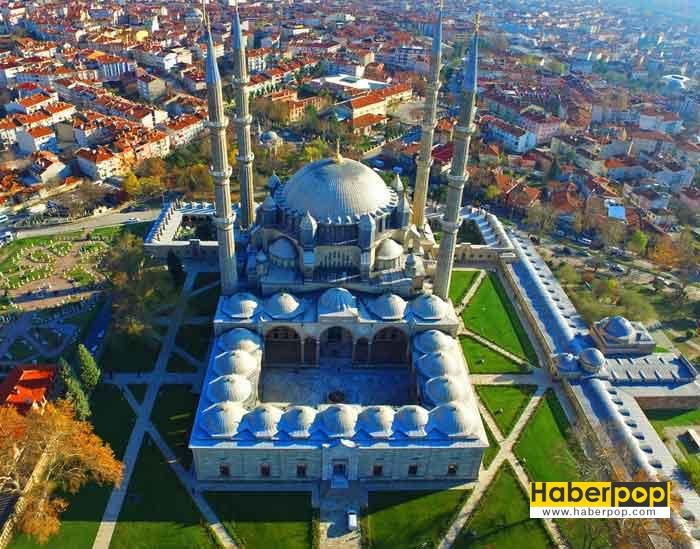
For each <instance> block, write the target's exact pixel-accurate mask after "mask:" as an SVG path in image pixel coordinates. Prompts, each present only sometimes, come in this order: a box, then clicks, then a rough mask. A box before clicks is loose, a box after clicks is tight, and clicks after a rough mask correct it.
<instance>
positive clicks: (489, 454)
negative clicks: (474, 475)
mask: <svg viewBox="0 0 700 549" xmlns="http://www.w3.org/2000/svg"><path fill="white" fill-rule="evenodd" d="M481 423H483V424H484V430H485V431H486V438H488V441H489V447H488V448H486V450H485V451H484V457H483V460H482V463H483V464H484V469H488V468H489V466H490V465H491V462H492V461H493V459H494V458H495V457H496V454H497V453H498V449H499V448H500V444H498V441H497V440H496V438H495V437H494V436H493V433H492V432H491V429H489V426H488V424H487V423H486V422H485V421H484V418H481Z"/></svg>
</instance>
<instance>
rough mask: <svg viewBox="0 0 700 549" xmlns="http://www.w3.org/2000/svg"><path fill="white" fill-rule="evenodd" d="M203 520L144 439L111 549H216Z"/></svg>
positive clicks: (169, 470)
mask: <svg viewBox="0 0 700 549" xmlns="http://www.w3.org/2000/svg"><path fill="white" fill-rule="evenodd" d="M202 520H203V519H202V517H201V515H200V514H199V510H198V509H197V507H196V506H195V504H194V502H193V501H192V499H191V498H190V495H189V494H188V493H187V491H186V490H185V488H184V487H183V486H182V484H180V481H179V480H178V478H177V476H175V473H173V471H172V469H170V466H169V465H168V464H167V462H166V461H165V458H164V457H163V455H162V454H161V453H160V451H159V450H158V448H157V447H156V445H155V444H153V443H152V442H151V440H150V438H149V437H145V438H144V441H143V445H142V446H141V451H140V452H139V457H138V461H137V462H136V468H135V469H134V473H133V475H132V477H131V482H130V483H129V489H128V491H127V494H126V498H125V500H124V505H123V507H122V510H121V513H119V520H118V522H117V526H116V529H115V530H114V536H113V537H112V543H111V544H110V548H111V549H134V548H139V547H141V548H149V549H150V548H152V547H158V548H159V549H162V548H173V549H175V548H180V547H187V548H205V547H206V548H209V547H216V544H215V543H214V540H213V539H212V538H211V537H210V535H209V532H208V531H207V530H206V528H205V527H204V526H203V525H202Z"/></svg>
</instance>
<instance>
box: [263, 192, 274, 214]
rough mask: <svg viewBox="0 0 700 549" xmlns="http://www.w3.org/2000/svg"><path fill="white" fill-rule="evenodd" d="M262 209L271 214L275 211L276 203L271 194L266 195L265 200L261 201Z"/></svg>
mask: <svg viewBox="0 0 700 549" xmlns="http://www.w3.org/2000/svg"><path fill="white" fill-rule="evenodd" d="M262 209H263V210H266V211H268V212H272V211H274V210H276V209H277V202H275V199H274V198H273V197H272V195H271V194H268V195H267V198H266V199H265V200H263V203H262Z"/></svg>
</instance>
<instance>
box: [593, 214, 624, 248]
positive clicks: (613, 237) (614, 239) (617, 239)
mask: <svg viewBox="0 0 700 549" xmlns="http://www.w3.org/2000/svg"><path fill="white" fill-rule="evenodd" d="M598 232H599V234H600V239H601V240H602V241H603V244H605V245H606V246H608V247H613V246H619V245H620V244H621V243H622V241H623V239H624V238H625V226H624V225H623V224H622V223H620V222H619V221H615V220H612V219H608V220H606V221H604V222H603V223H601V225H600V227H598Z"/></svg>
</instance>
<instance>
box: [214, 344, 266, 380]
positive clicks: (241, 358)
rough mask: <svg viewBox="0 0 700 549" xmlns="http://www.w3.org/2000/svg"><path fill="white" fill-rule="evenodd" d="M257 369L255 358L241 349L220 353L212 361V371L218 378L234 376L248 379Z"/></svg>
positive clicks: (258, 367)
mask: <svg viewBox="0 0 700 549" xmlns="http://www.w3.org/2000/svg"><path fill="white" fill-rule="evenodd" d="M259 369H260V366H259V364H258V361H257V360H256V359H255V357H254V356H253V355H251V354H250V353H249V352H247V351H243V350H242V349H236V350H235V351H227V352H225V353H221V354H220V355H218V356H217V357H216V358H215V359H214V371H215V372H216V373H217V374H219V375H220V376H226V375H229V374H236V375H240V376H244V377H250V376H252V375H253V374H255V373H256V372H258V371H259Z"/></svg>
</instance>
